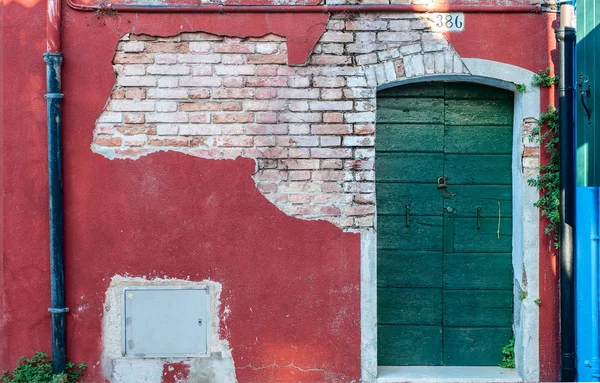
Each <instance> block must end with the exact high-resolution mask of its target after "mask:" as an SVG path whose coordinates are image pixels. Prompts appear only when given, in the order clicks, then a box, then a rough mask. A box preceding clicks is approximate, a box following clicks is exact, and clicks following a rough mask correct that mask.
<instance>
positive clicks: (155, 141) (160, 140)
mask: <svg viewBox="0 0 600 383" xmlns="http://www.w3.org/2000/svg"><path fill="white" fill-rule="evenodd" d="M148 145H149V146H179V147H181V146H188V139H187V137H153V136H149V137H148Z"/></svg>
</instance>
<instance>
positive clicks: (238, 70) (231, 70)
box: [213, 65, 256, 76]
mask: <svg viewBox="0 0 600 383" xmlns="http://www.w3.org/2000/svg"><path fill="white" fill-rule="evenodd" d="M213 69H214V71H215V74H217V75H219V76H238V75H254V71H255V69H256V67H255V66H254V65H215V66H214V68H213Z"/></svg>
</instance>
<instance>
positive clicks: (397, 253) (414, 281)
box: [377, 250, 443, 288]
mask: <svg viewBox="0 0 600 383" xmlns="http://www.w3.org/2000/svg"><path fill="white" fill-rule="evenodd" d="M377 268H378V269H379V274H378V276H377V286H378V287H397V286H402V287H438V288H441V287H442V281H443V276H442V253H441V252H439V251H437V252H425V251H423V252H415V251H405V250H379V251H378V252H377Z"/></svg>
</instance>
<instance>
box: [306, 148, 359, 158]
mask: <svg viewBox="0 0 600 383" xmlns="http://www.w3.org/2000/svg"><path fill="white" fill-rule="evenodd" d="M310 155H311V157H312V158H352V149H332V148H314V149H312V150H311V152H310Z"/></svg>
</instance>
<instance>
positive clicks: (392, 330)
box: [377, 325, 442, 366]
mask: <svg viewBox="0 0 600 383" xmlns="http://www.w3.org/2000/svg"><path fill="white" fill-rule="evenodd" d="M377 361H378V364H379V365H381V366H404V365H440V364H441V363H442V326H397V325H378V326H377Z"/></svg>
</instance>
